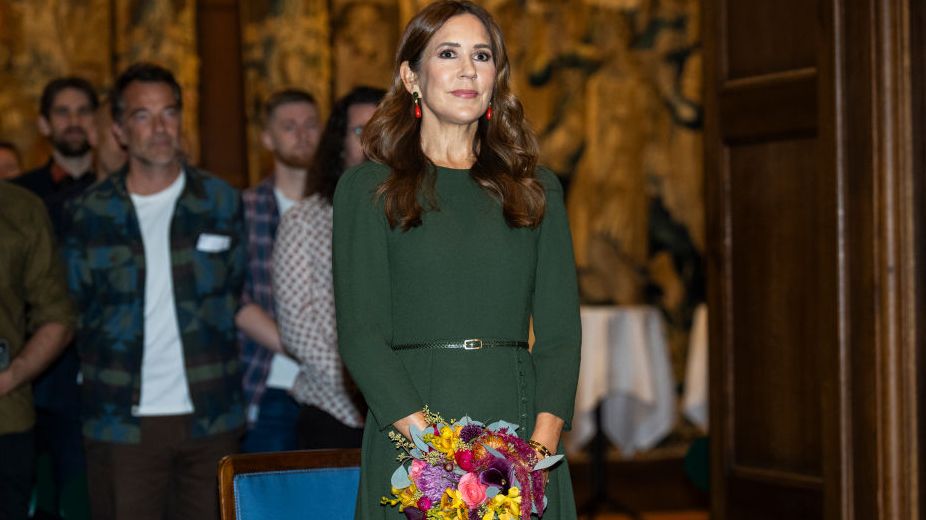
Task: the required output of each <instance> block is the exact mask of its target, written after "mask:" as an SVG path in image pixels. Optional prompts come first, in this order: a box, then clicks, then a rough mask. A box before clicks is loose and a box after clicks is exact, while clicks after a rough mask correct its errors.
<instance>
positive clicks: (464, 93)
mask: <svg viewBox="0 0 926 520" xmlns="http://www.w3.org/2000/svg"><path fill="white" fill-rule="evenodd" d="M450 93H451V94H453V95H454V96H456V97H461V98H466V99H472V98H474V97H476V96H478V95H479V93H478V92H476V91H475V90H454V91H452V92H450Z"/></svg>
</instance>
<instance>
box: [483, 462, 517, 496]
mask: <svg viewBox="0 0 926 520" xmlns="http://www.w3.org/2000/svg"><path fill="white" fill-rule="evenodd" d="M479 481H480V482H482V483H483V484H485V485H487V486H497V487H498V488H499V490H500V491H499V493H501V494H503V495H504V494H507V493H508V488H509V487H511V464H510V463H509V462H508V461H507V460H505V459H499V458H495V459H492V462H490V463H489V465H488V466H486V468H485V469H484V470H482V471H481V472H480V473H479Z"/></svg>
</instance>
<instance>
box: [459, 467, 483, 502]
mask: <svg viewBox="0 0 926 520" xmlns="http://www.w3.org/2000/svg"><path fill="white" fill-rule="evenodd" d="M457 489H459V490H460V496H461V497H462V498H463V501H464V502H466V506H467V507H469V508H470V509H475V508H477V507H479V506H480V505H482V503H483V502H484V501H485V499H486V486H485V485H483V484H482V482H479V475H477V474H475V473H467V474H466V475H463V477H461V478H460V484H459V485H458V486H457Z"/></svg>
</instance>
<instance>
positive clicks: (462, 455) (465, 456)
mask: <svg viewBox="0 0 926 520" xmlns="http://www.w3.org/2000/svg"><path fill="white" fill-rule="evenodd" d="M453 458H454V459H456V461H457V465H458V466H460V468H461V469H462V470H463V471H473V470H474V469H476V466H475V465H474V464H473V452H471V451H469V450H462V451H458V452H456V453H455V454H454V455H453Z"/></svg>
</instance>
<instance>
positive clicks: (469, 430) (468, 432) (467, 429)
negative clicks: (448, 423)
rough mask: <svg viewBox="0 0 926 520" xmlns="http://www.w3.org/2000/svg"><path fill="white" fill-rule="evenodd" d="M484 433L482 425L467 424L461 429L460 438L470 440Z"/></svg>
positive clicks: (465, 440) (464, 440)
mask: <svg viewBox="0 0 926 520" xmlns="http://www.w3.org/2000/svg"><path fill="white" fill-rule="evenodd" d="M480 433H482V426H479V425H478V424H467V425H466V426H464V427H463V428H462V429H461V430H460V440H461V441H463V442H470V441H472V440H473V439H475V438H476V437H479V434H480Z"/></svg>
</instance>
